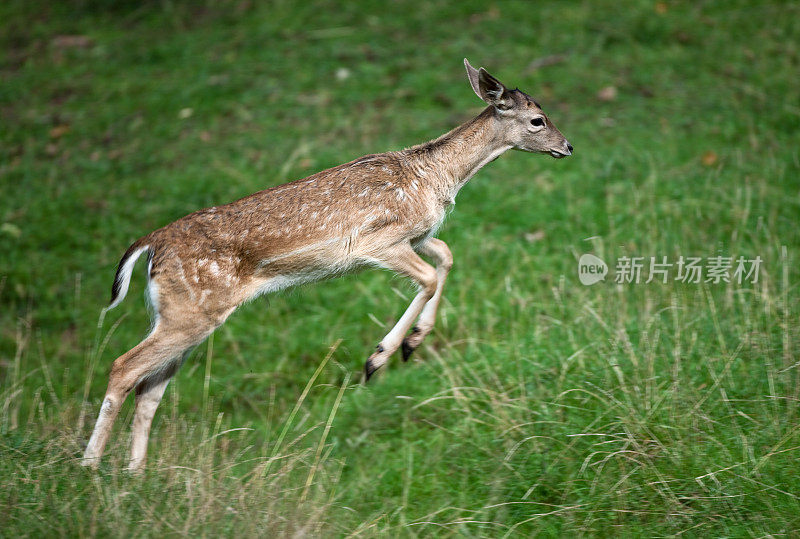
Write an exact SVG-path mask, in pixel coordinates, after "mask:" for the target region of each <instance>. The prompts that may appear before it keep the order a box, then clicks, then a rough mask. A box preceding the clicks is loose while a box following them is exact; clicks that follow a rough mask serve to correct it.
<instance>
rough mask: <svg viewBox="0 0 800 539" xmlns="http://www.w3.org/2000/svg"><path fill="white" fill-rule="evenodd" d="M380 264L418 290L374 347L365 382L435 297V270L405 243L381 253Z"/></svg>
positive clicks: (436, 279) (400, 341) (365, 367)
mask: <svg viewBox="0 0 800 539" xmlns="http://www.w3.org/2000/svg"><path fill="white" fill-rule="evenodd" d="M380 262H381V263H382V265H383V266H384V267H386V268H387V269H390V270H392V271H396V272H397V273H400V274H402V275H407V276H408V277H411V278H412V279H413V280H414V281H416V282H417V284H419V286H420V290H419V292H418V293H417V295H416V296H415V297H414V299H413V301H412V302H411V305H409V306H408V309H406V312H404V313H403V316H401V317H400V320H398V321H397V324H395V326H394V327H393V328H392V330H391V331H390V332H389V333H387V334H386V336H385V337H384V338H383V340H381V342H380V344H378V347H377V349H376V350H375V352H374V353H373V354H372V355H371V356H370V357H369V359H368V360H367V363H366V365H365V366H364V372H365V374H366V380H369V378H370V376H372V374H373V373H374V372H375V371H376V370H378V369H379V368H380V367H382V366H383V365H384V364H385V363H386V361H387V360H388V359H389V356H391V355H392V353H394V351H395V350H397V349H398V348H400V344H401V343H402V342H403V337H404V336H405V334H406V333H408V330H409V329H410V328H411V325H412V324H413V323H414V320H416V319H417V317H418V316H419V315H420V313H421V312H422V310H423V308H424V307H425V304H426V303H428V301H429V300H430V299H431V298H432V297H433V296H434V295H435V294H436V290H437V288H438V276H437V272H436V270H435V269H433V267H432V266H431V265H430V264H428V263H427V262H425V261H424V260H422V259H421V258H420V257H419V255H418V254H417V253H415V252H414V250H413V249H412V248H411V245H410V244H408V243H404V244H400V245H397V246H395V247H393V248H392V249H390V250H389V251H388V252H385V253H384V254H383V256H381V259H380Z"/></svg>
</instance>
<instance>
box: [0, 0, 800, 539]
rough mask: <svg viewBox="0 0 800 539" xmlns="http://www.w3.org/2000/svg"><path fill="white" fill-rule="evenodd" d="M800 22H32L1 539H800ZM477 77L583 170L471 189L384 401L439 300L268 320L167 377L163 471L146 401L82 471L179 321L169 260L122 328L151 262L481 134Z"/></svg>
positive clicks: (1, 389) (9, 55)
mask: <svg viewBox="0 0 800 539" xmlns="http://www.w3.org/2000/svg"><path fill="white" fill-rule="evenodd" d="M799 16H800V9H799V8H798V6H796V5H794V4H790V3H784V2H763V1H759V2H749V1H743V0H737V1H732V2H725V3H716V2H679V1H664V2H644V1H629V2H623V3H619V2H610V1H599V2H581V3H572V2H537V3H527V2H508V3H505V2H483V1H481V2H478V1H471V0H466V1H462V2H453V3H449V2H444V1H438V0H429V1H425V2H408V1H390V2H382V3H373V2H363V1H352V2H343V3H339V4H335V5H334V4H329V3H323V2H302V3H301V2H289V1H274V2H255V1H248V0H235V1H215V2H211V1H207V2H182V1H161V2H159V1H149V2H139V1H137V2H134V1H117V2H105V1H100V0H94V1H88V0H87V1H77V0H76V1H71V2H42V1H39V0H35V1H19V0H12V1H10V2H5V3H3V4H2V5H0V80H1V81H2V82H1V83H0V189H1V190H2V191H1V192H2V196H0V252H2V253H3V254H2V255H0V307H2V308H0V493H1V494H0V530H2V532H1V533H0V534H2V535H6V534H7V535H9V536H11V535H48V536H49V535H56V534H58V535H120V536H130V535H142V536H146V535H162V534H165V533H168V534H176V535H177V534H185V535H189V534H192V535H195V534H201V535H220V534H231V533H237V534H242V535H274V534H296V535H304V534H307V535H320V534H322V535H332V534H343V535H344V534H353V535H375V534H387V535H409V536H414V535H445V536H447V535H466V536H482V535H486V536H502V535H511V536H514V535H522V534H533V533H541V534H543V535H551V536H559V535H572V534H578V533H580V534H589V535H612V534H613V535H617V534H619V535H648V536H653V535H669V534H679V533H687V534H689V535H713V536H763V535H770V534H771V535H781V534H783V535H793V534H795V533H797V530H798V528H799V527H800V519H799V518H798V515H800V504H799V503H798V494H797V493H798V490H799V489H798V486H799V485H800V478H799V477H798V471H797V469H798V467H797V465H796V457H797V450H798V449H800V433H799V432H798V413H797V403H798V399H799V398H800V367H798V362H799V361H800V358H799V357H798V356H799V355H800V354H798V352H800V347H799V346H798V342H800V334H798V329H797V328H798V315H800V305H798V289H797V282H798V269H797V260H798V258H797V253H798V247H800V238H798V226H797V224H798V217H800V211H799V210H800V181H798V170H799V169H800V155H799V154H798V141H799V139H798V132H800V86H798V84H797V73H798V71H799V69H800V35H799V34H800V30H798V28H799V27H798V25H797V20H798V17H799ZM465 56H466V57H467V58H469V59H470V61H471V62H472V63H473V65H476V66H481V65H482V66H484V67H486V68H487V69H489V71H490V72H492V73H493V74H494V75H496V76H497V77H498V78H500V79H501V80H502V81H504V82H505V83H506V84H508V85H509V86H511V87H514V86H519V87H520V88H521V89H523V90H525V91H526V92H528V93H530V94H532V95H534V96H535V97H536V99H537V101H539V102H541V104H542V106H543V107H544V109H545V111H546V112H547V113H548V114H549V116H550V117H551V119H552V120H553V121H554V122H555V123H556V125H557V126H558V127H559V128H560V129H561V130H562V132H564V134H565V135H566V136H567V137H568V138H569V140H570V142H571V143H572V144H573V146H574V147H575V155H574V156H573V157H572V158H570V159H565V160H559V161H555V160H553V159H550V158H547V157H543V156H533V155H527V154H522V153H517V152H511V153H509V154H507V155H505V156H503V157H502V158H501V159H499V160H498V161H496V162H494V163H493V164H491V165H489V166H488V167H487V168H486V169H484V170H483V171H481V172H480V173H479V174H478V175H477V176H476V177H475V178H474V179H473V180H472V181H471V182H470V184H469V185H468V186H467V187H465V188H464V190H463V191H462V192H461V195H460V196H459V198H458V204H457V207H456V211H454V212H453V213H452V214H451V216H450V217H449V218H448V220H447V222H446V224H445V227H444V228H443V229H442V231H441V233H440V237H441V238H442V239H444V240H445V241H446V242H448V244H449V245H450V246H451V249H452V251H453V253H454V255H455V259H456V262H455V267H454V271H453V272H452V274H451V277H450V279H449V280H448V285H447V288H446V299H445V301H444V302H443V305H442V309H441V311H440V315H439V322H438V326H437V328H436V330H435V331H434V333H433V334H432V335H431V336H430V337H429V338H428V339H427V341H426V342H425V343H424V345H423V346H422V347H421V348H420V350H419V351H418V353H417V355H416V357H415V360H414V361H413V362H412V363H411V364H408V365H404V364H401V363H400V361H399V358H396V360H395V361H394V362H393V363H392V364H391V365H390V366H389V368H388V369H387V370H386V372H384V373H382V375H381V376H380V377H379V379H378V380H377V382H376V383H375V384H370V386H369V387H364V386H362V385H361V384H360V383H359V382H360V375H359V374H358V371H359V370H360V369H361V367H362V365H363V362H364V360H365V359H366V357H367V355H368V354H369V352H370V351H371V349H372V347H373V346H374V344H375V342H376V341H377V340H378V339H380V337H381V336H382V335H383V334H384V333H385V331H386V329H387V328H388V327H390V324H392V322H393V321H394V320H395V319H396V318H397V317H398V316H399V315H400V313H401V312H402V309H403V308H404V307H405V306H406V304H407V302H408V301H410V298H411V296H412V294H413V290H412V289H411V287H410V286H408V285H407V284H406V283H405V282H403V281H402V280H401V279H398V278H394V277H392V276H391V275H388V274H385V273H381V272H374V271H370V272H365V273H363V274H361V275H358V276H349V277H345V278H343V279H339V280H336V281H331V282H327V283H323V284H318V285H314V286H309V287H304V288H301V289H299V290H295V291H292V292H288V293H285V294H280V295H276V296H273V297H270V298H268V299H267V300H264V299H259V300H257V301H255V302H252V303H250V304H248V305H246V306H244V307H242V308H241V309H240V310H239V312H238V313H237V314H235V315H234V316H232V317H231V319H230V320H229V321H228V322H227V323H226V325H224V326H223V327H222V328H220V329H219V330H218V331H217V332H216V334H215V335H214V337H213V339H211V340H209V341H208V343H206V344H204V345H203V346H201V347H200V348H199V349H198V351H196V352H195V353H194V355H193V356H192V357H191V358H190V359H189V360H188V361H187V363H186V364H185V365H184V367H183V369H182V370H181V372H180V373H179V374H178V375H177V376H176V378H175V381H174V383H173V384H171V385H170V389H169V391H168V392H167V396H166V397H165V399H164V401H163V403H162V405H161V408H160V410H159V413H158V415H157V417H156V422H155V425H154V431H153V436H152V438H151V449H150V456H149V469H148V472H147V473H146V474H145V476H144V477H141V478H139V477H129V476H127V475H126V474H125V473H123V472H122V471H121V468H122V465H123V463H124V460H125V457H126V453H127V445H128V442H129V429H128V424H129V422H130V406H128V407H127V408H126V409H125V410H124V411H123V414H122V416H121V418H120V421H118V423H117V428H116V430H115V433H117V434H115V437H114V438H113V439H112V442H111V444H110V448H109V453H108V456H107V458H106V460H105V461H104V464H103V466H102V467H101V469H100V471H99V472H90V471H87V470H84V469H82V468H80V467H79V466H78V465H77V459H78V457H79V456H80V454H81V451H82V447H83V444H85V441H86V439H87V437H88V435H89V432H90V429H91V426H92V424H93V420H94V417H95V414H96V412H97V409H98V406H99V402H100V399H101V398H102V394H103V391H104V388H105V383H106V374H107V371H108V367H109V365H110V363H111V361H112V360H113V359H114V358H115V357H117V356H118V355H119V354H121V353H123V352H124V351H126V350H127V349H129V348H130V347H132V346H133V345H134V344H135V343H137V342H138V341H139V340H140V339H141V337H142V336H143V335H144V333H145V331H146V329H147V327H148V318H147V312H146V309H145V308H144V306H143V305H142V304H141V303H140V302H139V301H138V299H139V298H140V297H141V294H142V291H143V287H144V281H145V279H144V276H143V274H144V271H143V270H142V268H141V267H139V268H137V270H136V272H135V273H134V278H133V282H132V292H131V293H129V295H128V299H127V301H126V302H125V303H123V304H122V305H121V306H120V307H119V308H117V309H116V310H114V311H112V312H111V313H110V314H109V316H108V318H107V319H106V322H105V325H104V327H102V328H101V329H98V328H97V318H98V313H99V310H100V309H101V308H102V307H103V306H104V305H105V304H106V302H107V300H108V294H109V289H110V285H111V280H112V278H113V273H114V269H115V267H116V264H117V262H118V260H119V258H120V256H121V255H122V253H123V252H124V251H125V249H126V248H127V246H128V245H129V244H130V243H131V242H132V241H133V240H134V239H136V238H137V237H139V236H141V235H143V234H145V233H147V232H149V231H151V230H152V229H154V228H156V227H159V226H162V225H164V224H166V223H168V222H170V221H173V220H175V219H177V218H178V217H181V216H183V215H185V214H187V213H189V212H191V211H193V210H195V209H198V208H201V207H205V206H211V205H215V204H220V203H224V202H228V201H231V200H234V199H236V198H238V197H241V196H245V195H247V194H250V193H252V192H254V191H257V190H259V189H263V188H265V187H268V186H271V185H275V184H278V183H283V182H285V181H289V180H291V179H295V178H298V177H302V176H305V175H308V174H310V173H313V172H315V171H317V170H321V169H323V168H326V167H329V166H333V165H336V164H339V163H342V162H345V161H348V160H351V159H353V158H355V157H358V156H359V155H362V154H366V153H375V152H381V151H385V150H390V149H398V148H402V147H404V146H410V145H413V144H416V143H419V142H422V141H425V140H428V139H431V138H434V137H436V136H438V135H440V134H441V133H443V132H445V131H447V130H449V129H451V128H452V127H454V126H455V125H457V124H458V123H460V122H462V121H464V120H466V119H468V118H470V117H471V116H473V115H475V114H477V113H478V112H479V111H480V109H481V103H480V102H479V101H478V100H477V98H476V97H475V96H474V94H473V93H472V91H471V89H470V87H469V84H468V83H467V80H466V77H465V74H464V69H463V66H462V63H461V61H462V58H464V57H465ZM584 252H594V253H595V254H597V255H598V256H601V257H602V258H604V259H605V260H607V261H609V262H611V261H613V260H615V259H616V258H617V257H620V256H668V257H670V259H672V260H675V259H677V257H678V256H680V255H684V256H690V255H691V256H703V257H709V256H715V255H724V256H738V255H743V256H746V257H748V258H754V257H755V256H761V258H762V259H763V260H764V262H763V265H762V268H761V273H760V276H759V282H758V283H756V284H745V285H739V284H736V283H729V284H724V283H723V284H704V285H692V284H683V283H680V282H670V283H668V284H660V283H657V282H653V283H650V284H639V285H623V286H617V285H615V284H614V283H613V282H612V281H611V280H609V281H607V282H605V283H601V284H597V285H595V286H593V287H584V286H582V285H581V284H580V283H579V282H578V279H577V273H576V266H577V258H578V257H579V256H580V254H581V253H584ZM323 363H324V365H323ZM320 365H322V368H321V370H320V373H319V375H318V376H317V377H313V375H314V373H315V371H316V370H317V369H318V368H319V367H320ZM87 379H88V382H87ZM304 387H307V388H308V392H307V394H304V393H303V388H304ZM303 395H304V396H303ZM298 399H299V400H298ZM129 405H130V403H129ZM326 425H327V426H328V427H329V428H326Z"/></svg>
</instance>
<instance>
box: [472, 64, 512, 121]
mask: <svg viewBox="0 0 800 539" xmlns="http://www.w3.org/2000/svg"><path fill="white" fill-rule="evenodd" d="M464 67H466V68H467V77H468V78H469V83H470V85H471V86H472V90H473V91H474V92H475V95H477V96H478V97H480V98H481V99H483V100H484V101H485V102H486V103H488V104H489V105H493V106H495V107H496V108H497V109H499V110H508V109H510V108H512V107H513V106H514V100H513V99H512V98H511V95H510V93H509V91H508V89H507V88H506V87H505V86H504V85H503V83H502V82H500V81H499V80H497V79H496V78H494V77H493V76H491V75H490V74H489V72H488V71H486V70H485V69H483V68H480V69H475V68H474V67H472V66H471V65H470V64H469V62H468V61H467V59H466V58H464Z"/></svg>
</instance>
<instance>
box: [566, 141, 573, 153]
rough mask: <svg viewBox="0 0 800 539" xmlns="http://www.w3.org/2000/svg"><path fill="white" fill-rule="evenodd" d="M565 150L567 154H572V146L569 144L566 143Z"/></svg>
mask: <svg viewBox="0 0 800 539" xmlns="http://www.w3.org/2000/svg"><path fill="white" fill-rule="evenodd" d="M567 149H568V150H569V153H572V144H570V143H569V142H567Z"/></svg>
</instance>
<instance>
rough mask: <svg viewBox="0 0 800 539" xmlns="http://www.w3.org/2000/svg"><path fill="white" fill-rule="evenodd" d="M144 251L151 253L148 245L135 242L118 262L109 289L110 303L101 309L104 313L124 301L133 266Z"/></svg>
mask: <svg viewBox="0 0 800 539" xmlns="http://www.w3.org/2000/svg"><path fill="white" fill-rule="evenodd" d="M145 251H151V249H150V246H149V245H141V244H139V242H135V243H134V244H133V245H131V246H130V248H129V249H128V251H127V252H126V253H125V255H124V256H123V257H122V260H120V261H119V266H117V274H116V276H115V277H114V284H113V285H112V287H111V303H109V304H108V307H106V308H105V309H103V310H104V311H108V310H111V309H113V308H114V307H116V306H117V305H119V304H120V302H121V301H122V300H123V299H125V295H126V294H127V293H128V286H129V285H130V283H131V273H132V272H133V266H134V265H135V264H136V260H137V259H138V258H139V256H141V254H142V253H143V252H145ZM151 254H152V253H151Z"/></svg>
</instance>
